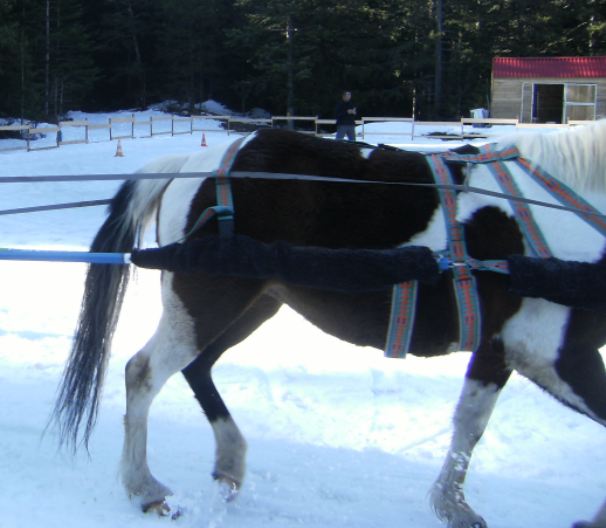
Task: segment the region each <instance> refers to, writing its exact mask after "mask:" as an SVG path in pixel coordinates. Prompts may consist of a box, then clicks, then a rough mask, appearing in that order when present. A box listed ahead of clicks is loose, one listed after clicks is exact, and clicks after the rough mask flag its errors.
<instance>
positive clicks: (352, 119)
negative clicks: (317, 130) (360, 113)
mask: <svg viewBox="0 0 606 528" xmlns="http://www.w3.org/2000/svg"><path fill="white" fill-rule="evenodd" d="M356 113H357V110H356V107H355V106H354V104H353V102H352V100H351V92H343V95H342V97H341V101H340V102H339V104H338V105H337V108H336V110H335V115H336V118H337V139H343V138H344V137H345V136H347V139H349V140H350V141H355V140H356Z"/></svg>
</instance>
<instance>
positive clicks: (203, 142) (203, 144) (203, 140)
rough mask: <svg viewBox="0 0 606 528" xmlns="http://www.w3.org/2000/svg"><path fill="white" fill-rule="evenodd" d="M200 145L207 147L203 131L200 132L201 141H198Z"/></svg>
mask: <svg viewBox="0 0 606 528" xmlns="http://www.w3.org/2000/svg"><path fill="white" fill-rule="evenodd" d="M200 146H201V147H207V146H208V145H207V144H206V135H205V134H204V132H202V142H201V143H200Z"/></svg>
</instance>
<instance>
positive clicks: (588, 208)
mask: <svg viewBox="0 0 606 528" xmlns="http://www.w3.org/2000/svg"><path fill="white" fill-rule="evenodd" d="M515 161H516V163H517V164H518V165H519V166H520V167H521V168H522V169H523V170H524V172H526V173H527V174H530V175H531V176H532V178H533V179H534V180H535V181H536V182H537V183H538V184H539V185H540V186H541V187H543V188H544V189H545V190H546V191H547V192H549V194H551V195H552V196H553V197H554V198H555V199H556V200H558V201H559V202H560V203H561V204H563V205H566V206H567V207H570V208H572V209H575V210H576V211H577V216H578V217H579V218H582V219H583V220H584V221H585V222H587V223H588V224H589V225H590V226H591V227H593V228H594V229H595V230H596V231H598V232H599V233H600V234H602V235H604V236H606V219H605V218H604V216H603V215H601V214H599V211H598V210H597V209H596V208H595V207H593V205H591V204H590V203H589V202H587V201H586V200H585V199H583V198H581V197H580V196H579V195H578V194H577V193H576V192H574V191H573V190H572V189H571V188H570V187H568V186H567V185H566V184H564V183H562V182H561V181H559V180H556V179H555V178H554V177H553V176H551V175H550V174H548V173H547V172H546V171H544V170H543V169H541V167H539V166H538V165H534V164H532V163H530V162H529V161H528V160H527V159H525V158H522V157H519V158H517V159H516V160H515ZM583 212H585V213H588V214H583Z"/></svg>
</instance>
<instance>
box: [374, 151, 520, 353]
mask: <svg viewBox="0 0 606 528" xmlns="http://www.w3.org/2000/svg"><path fill="white" fill-rule="evenodd" d="M519 155H520V154H519V151H518V150H517V148H515V147H510V148H507V149H502V150H494V149H492V148H488V149H483V150H481V151H480V152H479V153H474V154H460V153H457V152H453V151H448V152H442V153H440V154H434V155H429V156H428V157H427V161H428V164H429V166H430V168H431V170H432V173H433V175H434V179H435V181H436V183H438V184H446V190H441V191H440V201H441V205H442V209H443V212H444V215H445V222H446V232H447V237H448V249H447V251H446V252H445V253H441V254H439V255H437V258H438V265H439V266H440V269H441V270H442V271H447V270H450V269H452V270H453V279H454V280H453V284H454V291H455V298H456V300H457V308H458V312H459V349H460V350H472V351H473V350H476V348H477V347H478V346H479V342H480V338H481V312H480V306H479V299H478V294H477V285H476V281H475V277H474V276H473V274H472V270H482V271H493V272H497V273H507V272H508V269H507V261H505V260H490V261H486V260H484V261H480V260H477V259H473V258H471V257H469V255H467V249H466V246H465V239H464V231H463V226H461V225H460V224H459V223H458V222H457V220H456V191H455V190H449V189H447V187H448V186H449V185H452V183H453V180H452V176H451V174H450V170H449V168H448V166H447V164H446V161H448V162H458V163H470V164H483V163H492V162H499V163H502V162H503V161H506V160H512V159H517V158H518V157H519ZM440 263H442V264H440ZM418 287H419V286H418V282H417V281H409V282H404V283H401V284H396V285H395V286H394V287H393V290H392V297H391V299H392V301H391V316H390V322H389V328H388V331H387V339H386V343H385V355H386V356H387V357H393V358H404V357H406V354H407V353H408V351H409V349H410V343H411V339H412V333H413V328H414V321H415V313H416V303H417V297H418Z"/></svg>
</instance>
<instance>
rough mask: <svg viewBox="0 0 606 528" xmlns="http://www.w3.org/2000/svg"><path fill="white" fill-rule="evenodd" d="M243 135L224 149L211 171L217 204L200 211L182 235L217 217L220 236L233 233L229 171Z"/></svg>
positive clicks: (232, 202)
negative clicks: (216, 165)
mask: <svg viewBox="0 0 606 528" xmlns="http://www.w3.org/2000/svg"><path fill="white" fill-rule="evenodd" d="M245 139H246V138H245V137H241V138H238V139H236V141H234V142H233V143H232V144H231V145H230V146H229V147H228V148H227V150H226V151H225V153H224V154H223V157H222V158H221V162H220V163H219V167H218V168H217V169H216V170H215V171H213V176H214V178H215V196H216V198H217V205H213V206H211V207H207V208H206V209H204V211H202V213H201V214H200V216H199V217H198V219H197V220H196V223H195V224H194V225H193V227H192V228H191V229H190V230H189V232H188V233H187V234H186V235H185V236H184V237H183V239H184V240H185V239H187V238H189V237H190V236H191V235H192V234H193V233H195V232H196V231H197V230H198V229H200V228H201V227H202V226H204V225H205V224H206V223H207V222H208V221H209V220H210V219H211V218H215V217H216V218H217V225H218V226H219V236H220V237H225V238H226V237H230V236H232V235H233V233H234V200H233V196H232V192H231V181H230V178H229V173H230V171H231V168H232V166H233V164H234V161H235V159H236V155H237V154H238V151H239V150H240V147H241V146H242V142H243V141H244V140H245Z"/></svg>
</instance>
